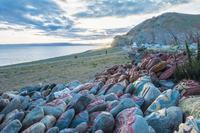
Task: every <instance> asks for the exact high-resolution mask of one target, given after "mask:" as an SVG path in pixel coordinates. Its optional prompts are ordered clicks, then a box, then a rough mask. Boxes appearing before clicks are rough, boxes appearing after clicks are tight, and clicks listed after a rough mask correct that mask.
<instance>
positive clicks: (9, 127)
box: [1, 120, 22, 133]
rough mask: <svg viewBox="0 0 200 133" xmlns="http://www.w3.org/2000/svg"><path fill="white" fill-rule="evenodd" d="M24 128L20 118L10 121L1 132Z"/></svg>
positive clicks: (15, 131)
mask: <svg viewBox="0 0 200 133" xmlns="http://www.w3.org/2000/svg"><path fill="white" fill-rule="evenodd" d="M21 128H22V124H21V122H20V121H19V120H13V121H10V122H9V123H8V124H7V125H6V126H5V127H4V128H3V129H2V130H1V133H18V132H19V131H20V129H21Z"/></svg>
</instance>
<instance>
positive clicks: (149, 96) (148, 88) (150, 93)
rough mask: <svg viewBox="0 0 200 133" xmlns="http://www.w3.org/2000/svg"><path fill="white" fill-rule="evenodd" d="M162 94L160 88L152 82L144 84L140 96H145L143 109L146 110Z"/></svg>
mask: <svg viewBox="0 0 200 133" xmlns="http://www.w3.org/2000/svg"><path fill="white" fill-rule="evenodd" d="M160 94H161V92H160V90H159V89H158V88H157V87H155V86H154V85H153V84H152V83H150V82H149V83H146V84H144V87H143V89H142V91H141V92H140V93H139V96H140V97H143V98H144V105H143V109H144V110H146V109H147V108H148V106H149V105H150V104H151V103H152V102H153V101H154V100H155V99H156V98H157V97H158V96H159V95H160Z"/></svg>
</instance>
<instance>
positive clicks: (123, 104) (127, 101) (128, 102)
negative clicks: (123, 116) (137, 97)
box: [110, 98, 136, 117]
mask: <svg viewBox="0 0 200 133" xmlns="http://www.w3.org/2000/svg"><path fill="white" fill-rule="evenodd" d="M135 106H136V104H135V102H134V101H133V100H132V99H131V98H124V99H122V100H121V101H120V102H119V104H118V105H117V106H115V107H114V108H113V109H112V110H111V111H110V113H111V114H112V115H113V116H114V117H115V116H116V115H117V114H118V113H119V112H121V111H122V110H124V109H126V108H131V107H135Z"/></svg>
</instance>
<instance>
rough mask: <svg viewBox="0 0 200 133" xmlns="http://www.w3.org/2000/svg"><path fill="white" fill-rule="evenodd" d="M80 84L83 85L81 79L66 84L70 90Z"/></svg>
mask: <svg viewBox="0 0 200 133" xmlns="http://www.w3.org/2000/svg"><path fill="white" fill-rule="evenodd" d="M79 85H81V83H80V81H78V80H75V81H72V82H70V83H68V84H67V85H66V87H67V88H69V89H70V90H73V89H74V88H76V87H77V86H79Z"/></svg>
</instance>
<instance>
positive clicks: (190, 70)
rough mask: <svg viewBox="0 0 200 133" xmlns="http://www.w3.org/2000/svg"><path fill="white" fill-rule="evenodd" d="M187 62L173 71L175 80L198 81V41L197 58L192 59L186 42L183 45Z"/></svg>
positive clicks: (199, 75)
mask: <svg viewBox="0 0 200 133" xmlns="http://www.w3.org/2000/svg"><path fill="white" fill-rule="evenodd" d="M185 47H186V52H187V56H188V61H187V62H186V63H185V64H183V65H182V66H179V67H177V69H176V71H175V74H174V76H175V79H176V80H177V81H179V80H182V79H193V80H197V81H200V59H199V58H200V40H199V39H198V41H197V57H192V54H191V51H190V49H189V46H188V44H187V42H186V43H185Z"/></svg>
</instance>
